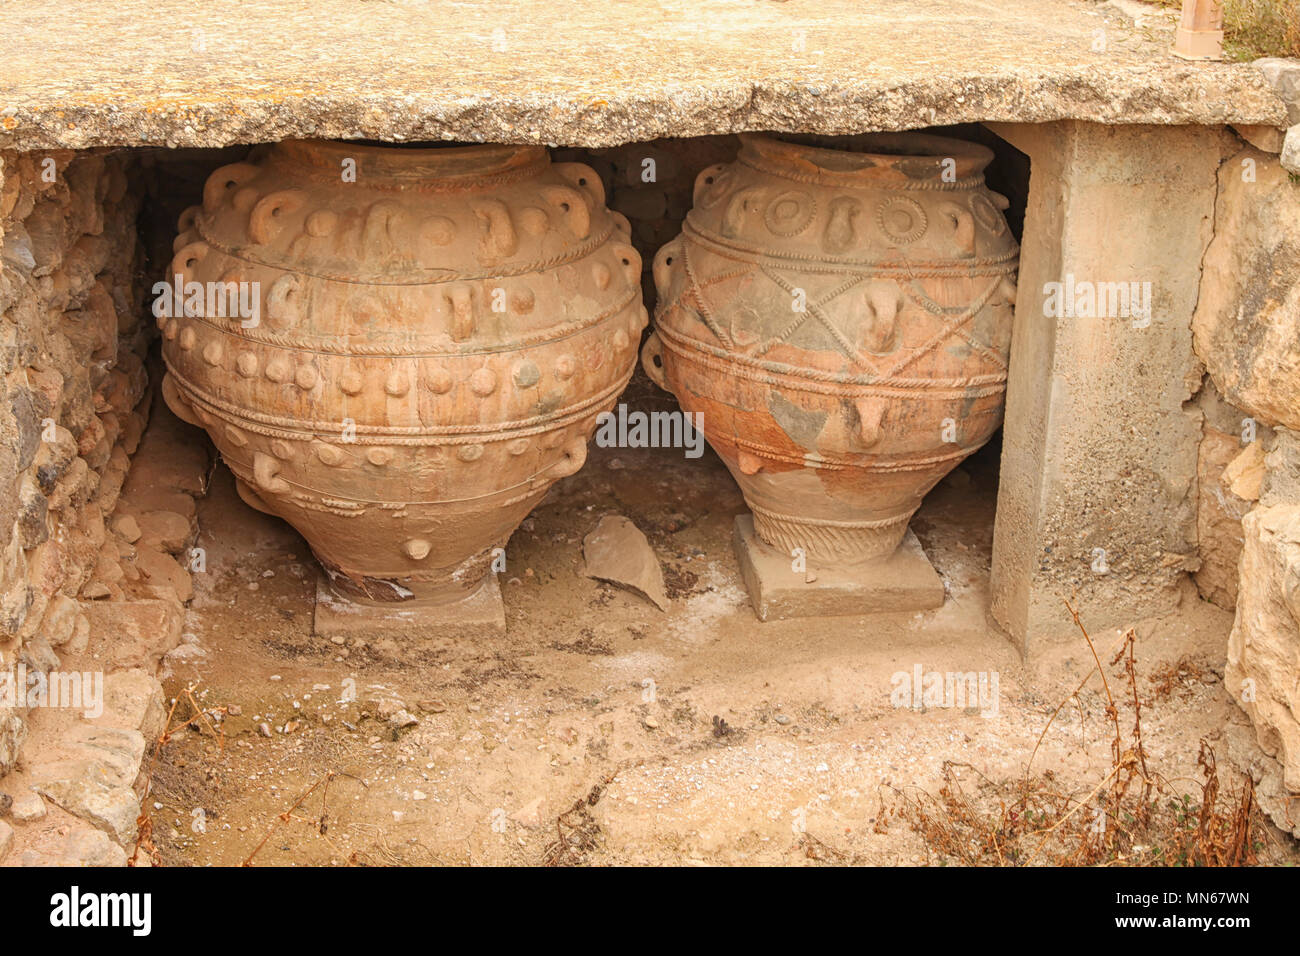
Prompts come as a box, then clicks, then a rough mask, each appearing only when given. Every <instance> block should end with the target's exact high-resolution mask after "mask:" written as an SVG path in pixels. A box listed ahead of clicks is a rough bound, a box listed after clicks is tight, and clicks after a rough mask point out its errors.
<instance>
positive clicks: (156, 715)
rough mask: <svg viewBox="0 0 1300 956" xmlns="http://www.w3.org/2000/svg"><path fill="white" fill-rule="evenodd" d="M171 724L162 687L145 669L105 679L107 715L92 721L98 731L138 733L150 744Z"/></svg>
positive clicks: (120, 672) (118, 672)
mask: <svg viewBox="0 0 1300 956" xmlns="http://www.w3.org/2000/svg"><path fill="white" fill-rule="evenodd" d="M166 721H167V707H166V704H165V703H164V700H163V690H162V685H161V684H160V683H158V679H157V678H155V677H154V676H153V675H152V674H150V673H148V672H147V671H144V670H141V669H138V668H137V669H133V670H125V671H116V672H114V673H112V674H108V675H107V676H105V678H104V712H103V713H102V714H101V715H100V716H99V717H97V718H95V719H94V720H92V721H91V723H93V724H94V725H95V726H97V727H125V728H128V729H130V730H138V731H140V733H141V734H142V735H143V736H144V739H145V740H146V741H151V740H156V739H158V737H159V736H160V735H161V734H162V731H163V725H164V724H165V723H166Z"/></svg>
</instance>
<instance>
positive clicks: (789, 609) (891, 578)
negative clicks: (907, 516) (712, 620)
mask: <svg viewBox="0 0 1300 956" xmlns="http://www.w3.org/2000/svg"><path fill="white" fill-rule="evenodd" d="M732 543H733V544H734V545H735V548H736V558H737V559H738V560H739V561H740V572H741V574H742V575H743V576H744V578H745V587H746V589H747V590H748V591H749V599H750V601H751V602H752V603H753V605H754V613H755V614H756V615H758V619H759V620H760V621H779V620H785V619H787V618H795V617H838V616H846V615H857V614H876V613H880V612H883V611H923V610H928V609H930V608H936V607H939V606H940V605H941V604H943V597H944V591H943V581H941V580H940V579H939V575H938V574H937V573H936V572H935V570H934V567H933V566H932V565H931V564H930V559H929V558H927V557H926V556H925V552H924V551H922V550H921V543H920V542H919V541H917V540H916V535H914V534H913V533H912V530H911V529H910V528H909V529H908V530H907V534H906V535H905V536H904V538H903V542H902V544H900V545H899V546H898V550H897V551H895V552H894V553H893V554H891V555H890V556H889V557H887V558H881V559H879V560H877V561H870V562H866V563H864V564H858V565H844V566H841V567H830V566H818V567H816V568H809V571H808V572H802V573H801V572H797V571H794V570H792V569H791V567H790V565H791V558H790V555H788V554H784V553H782V552H780V551H778V550H776V549H775V548H773V547H771V546H770V545H767V544H765V543H764V542H763V541H762V540H761V539H760V538H759V537H758V535H757V534H756V533H755V532H754V518H753V516H752V515H747V514H744V515H737V516H736V525H735V528H734V530H733V532H732ZM809 578H812V580H809Z"/></svg>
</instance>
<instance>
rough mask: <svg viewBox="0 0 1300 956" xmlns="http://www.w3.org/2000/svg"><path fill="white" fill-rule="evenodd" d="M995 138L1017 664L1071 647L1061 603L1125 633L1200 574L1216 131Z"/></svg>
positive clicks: (1001, 499)
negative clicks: (1023, 170)
mask: <svg viewBox="0 0 1300 956" xmlns="http://www.w3.org/2000/svg"><path fill="white" fill-rule="evenodd" d="M991 128H992V129H993V130H994V132H996V133H998V134H999V135H1001V136H1002V137H1003V138H1004V139H1007V140H1008V141H1010V142H1011V144H1012V145H1013V146H1015V147H1017V148H1018V149H1020V150H1021V151H1022V152H1026V153H1028V155H1029V157H1030V163H1031V166H1030V183H1029V202H1028V207H1027V210H1026V216H1025V229H1024V236H1023V240H1022V242H1021V255H1020V276H1019V294H1018V296H1017V299H1016V318H1015V328H1014V333H1013V335H1012V342H1011V361H1010V370H1009V373H1008V381H1007V405H1006V421H1005V427H1004V430H1003V445H1002V465H1001V471H1000V476H999V487H998V507H997V519H996V524H995V529H994V539H993V568H992V590H993V598H992V611H993V615H994V617H995V618H996V620H997V621H998V622H999V623H1000V624H1001V625H1002V626H1003V627H1005V628H1006V629H1007V631H1008V632H1009V633H1010V635H1011V636H1012V639H1013V640H1014V641H1015V642H1016V643H1017V644H1018V645H1019V646H1020V647H1021V648H1022V649H1023V650H1026V651H1028V650H1029V649H1030V648H1031V646H1032V645H1033V643H1034V642H1035V641H1036V640H1039V639H1052V638H1061V639H1070V640H1075V639H1077V630H1076V629H1075V627H1074V624H1073V622H1072V621H1071V619H1070V616H1069V614H1068V613H1067V611H1066V609H1065V606H1064V600H1065V599H1071V600H1073V602H1074V603H1075V605H1076V607H1078V608H1079V610H1080V613H1081V614H1082V616H1083V620H1084V621H1085V622H1086V623H1087V625H1088V626H1089V627H1090V628H1104V627H1111V626H1124V625H1127V624H1131V623H1132V622H1133V620H1135V619H1137V618H1140V617H1147V616H1153V615H1157V614H1162V613H1166V612H1167V611H1169V610H1170V609H1172V608H1173V607H1174V606H1175V605H1176V602H1177V600H1178V587H1179V582H1180V580H1181V579H1182V577H1183V576H1184V574H1185V572H1186V571H1189V570H1191V569H1193V568H1194V567H1196V562H1197V560H1198V559H1197V555H1196V496H1195V494H1194V488H1195V481H1196V468H1197V447H1198V445H1199V443H1200V437H1201V434H1200V431H1201V421H1200V418H1201V416H1200V414H1199V412H1197V411H1196V410H1195V409H1187V408H1185V407H1184V406H1185V403H1187V402H1188V400H1189V399H1190V398H1191V397H1192V396H1193V395H1194V394H1195V392H1196V391H1197V389H1199V387H1200V384H1201V378H1202V375H1201V370H1200V367H1199V364H1198V363H1197V361H1196V356H1195V355H1194V354H1193V352H1192V336H1191V319H1192V312H1193V310H1194V309H1195V306H1196V301H1197V289H1196V283H1195V281H1194V276H1195V265H1194V264H1195V263H1199V262H1200V261H1201V257H1202V256H1203V254H1204V252H1205V248H1206V246H1207V245H1208V243H1209V241H1210V234H1211V225H1212V222H1213V218H1212V217H1213V214H1214V197H1215V190H1216V180H1215V176H1216V173H1217V171H1218V168H1219V164H1220V157H1221V155H1222V153H1221V150H1222V148H1223V145H1224V143H1225V142H1226V140H1227V138H1228V134H1227V133H1226V131H1225V132H1223V133H1222V134H1215V133H1214V132H1207V131H1206V130H1204V129H1188V128H1164V127H1150V126H1124V127H1103V126H1097V125H1092V124H1087V123H1074V122H1066V123H1056V124H1045V125H1042V126H1034V127H1028V126H1010V125H1003V124H992V127H991ZM1233 142H1235V140H1233ZM1120 283H1122V284H1124V288H1125V289H1126V290H1127V292H1128V293H1129V308H1128V309H1127V310H1125V309H1123V308H1121V307H1120V306H1121V305H1122V304H1123V303H1122V300H1120V298H1119V296H1118V294H1112V291H1111V290H1115V291H1116V292H1117V291H1118V289H1119V285H1118V284H1120ZM1133 283H1136V284H1137V285H1136V287H1135V286H1134V285H1133ZM1148 283H1149V285H1148ZM1085 284H1087V285H1085ZM1086 288H1087V289H1091V291H1092V292H1093V293H1094V300H1093V302H1092V304H1091V305H1089V303H1088V301H1087V298H1086V297H1085V296H1084V295H1083V292H1082V290H1084V289H1086ZM1067 289H1068V290H1071V291H1072V292H1073V295H1072V296H1070V297H1071V299H1072V300H1073V302H1074V303H1075V309H1074V310H1073V312H1074V314H1068V313H1067V312H1066V310H1065V309H1064V308H1063V306H1064V302H1063V301H1062V300H1063V299H1064V298H1065V297H1066V296H1067V295H1069V293H1068V292H1066V291H1065V290H1067ZM1054 290H1060V296H1059V297H1057V298H1056V300H1055V301H1054V300H1053V291H1054ZM1103 292H1104V293H1105V297H1104V303H1103V300H1102V293H1103ZM1135 292H1136V294H1134V293H1135ZM1143 298H1145V299H1146V300H1147V302H1149V306H1150V314H1149V317H1148V316H1145V315H1142V314H1141V310H1139V309H1135V308H1133V305H1134V303H1135V302H1137V303H1139V304H1140V303H1141V301H1142V299H1143ZM1058 306H1060V307H1058ZM1126 313H1127V314H1126Z"/></svg>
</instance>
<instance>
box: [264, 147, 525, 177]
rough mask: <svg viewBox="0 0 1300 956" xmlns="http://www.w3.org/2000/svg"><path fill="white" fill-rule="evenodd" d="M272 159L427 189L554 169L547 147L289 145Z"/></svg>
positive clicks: (324, 170) (319, 169)
mask: <svg viewBox="0 0 1300 956" xmlns="http://www.w3.org/2000/svg"><path fill="white" fill-rule="evenodd" d="M270 158H271V159H272V160H273V161H276V162H285V163H291V164H293V165H297V166H305V167H308V168H310V169H312V170H315V171H318V172H328V174H329V175H331V176H335V177H338V176H340V174H341V171H343V170H344V169H345V166H344V164H345V161H347V160H352V161H353V162H354V163H355V173H356V181H357V182H359V183H365V182H367V181H371V182H373V181H375V180H379V181H382V182H386V183H409V184H411V185H427V184H429V183H430V182H431V181H439V182H443V183H453V184H454V183H467V184H468V183H474V182H476V181H481V180H483V179H492V178H497V177H502V176H506V177H509V176H518V175H525V174H528V173H530V172H535V171H541V170H542V169H544V168H545V167H546V166H547V165H548V164H549V163H550V156H549V155H548V154H547V152H546V148H545V147H543V146H527V145H514V146H511V145H502V144H495V143H493V144H484V145H470V146H465V145H459V144H458V145H449V146H409V147H408V146H401V145H393V146H378V145H374V144H371V143H362V142H356V141H348V140H324V139H290V140H284V141H283V142H280V143H277V144H276V145H275V146H274V148H273V149H272V150H271V153H270Z"/></svg>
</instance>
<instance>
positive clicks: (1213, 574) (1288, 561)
mask: <svg viewBox="0 0 1300 956" xmlns="http://www.w3.org/2000/svg"><path fill="white" fill-rule="evenodd" d="M1192 330H1193V334H1194V341H1195V346H1196V350H1197V354H1198V355H1199V357H1200V358H1201V360H1202V361H1203V362H1204V363H1205V366H1206V369H1207V372H1208V375H1209V378H1210V379H1211V380H1212V383H1213V386H1214V387H1215V388H1216V389H1217V391H1218V392H1219V393H1220V394H1221V395H1222V396H1223V399H1222V404H1223V406H1224V407H1225V408H1226V412H1225V413H1223V414H1221V415H1220V417H1219V419H1218V421H1217V422H1216V421H1214V420H1212V418H1211V415H1210V414H1207V416H1206V422H1207V432H1206V436H1207V442H1206V443H1205V444H1203V445H1202V456H1201V457H1202V464H1203V468H1202V475H1201V481H1202V494H1201V510H1202V521H1201V554H1202V559H1203V564H1202V569H1201V572H1199V573H1198V577H1197V583H1198V585H1199V586H1200V587H1201V590H1202V594H1203V595H1204V596H1205V597H1207V598H1208V599H1210V600H1213V601H1215V602H1216V603H1220V604H1223V605H1224V606H1225V607H1233V606H1235V610H1236V617H1235V620H1234V622H1233V628H1232V634H1231V635H1230V637H1229V639H1228V663H1227V669H1226V671H1225V683H1226V685H1227V688H1228V690H1229V692H1230V693H1231V694H1232V695H1233V696H1234V697H1235V698H1236V699H1237V701H1238V702H1239V703H1240V704H1241V706H1242V708H1243V709H1244V710H1245V711H1246V713H1247V714H1249V715H1250V718H1251V721H1252V722H1253V723H1254V725H1255V731H1256V735H1257V737H1258V740H1259V744H1260V747H1261V748H1262V749H1263V750H1264V751H1265V752H1266V753H1268V754H1269V755H1271V756H1273V757H1274V758H1276V759H1277V761H1278V762H1279V764H1280V765H1281V768H1282V781H1283V785H1284V787H1285V789H1286V790H1287V791H1289V792H1290V793H1291V794H1300V682H1298V681H1297V675H1298V674H1300V184H1297V183H1296V182H1295V181H1294V179H1293V177H1292V176H1291V175H1289V174H1288V172H1287V170H1286V169H1285V168H1283V166H1282V164H1281V163H1280V162H1279V160H1278V157H1277V156H1275V155H1273V154H1271V153H1268V152H1263V151H1261V150H1259V149H1256V148H1254V147H1247V148H1245V149H1243V150H1242V151H1241V152H1239V153H1238V154H1236V155H1235V156H1233V157H1231V158H1230V159H1229V160H1227V161H1226V162H1225V163H1224V164H1223V166H1222V168H1221V169H1220V171H1219V192H1218V198H1217V202H1216V208H1215V236H1214V241H1213V242H1212V243H1211V244H1210V247H1209V249H1208V250H1207V252H1206V255H1205V261H1204V264H1203V272H1202V280H1201V289H1200V298H1199V301H1198V304H1197V309H1196V315H1195V318H1194V320H1193V323H1192ZM1243 425H1244V426H1245V428H1246V432H1245V434H1242V433H1241V432H1242V427H1243ZM1212 428H1213V429H1217V430H1218V431H1219V432H1222V433H1224V434H1222V435H1220V436H1218V437H1216V436H1214V435H1212V434H1211V431H1210V430H1209V429H1212ZM1233 432H1236V434H1231V433H1233ZM1247 439H1253V440H1247ZM1210 443H1213V445H1214V447H1215V448H1218V449H1219V450H1218V451H1213V450H1207V445H1208V444H1210ZM1207 462H1211V464H1210V465H1209V467H1208V468H1206V467H1205V466H1206V464H1207ZM1220 466H1222V467H1221V468H1220ZM1216 471H1218V472H1221V475H1220V476H1219V477H1216V475H1215V473H1216ZM1238 514H1240V515H1243V516H1242V517H1240V520H1239V521H1236V522H1234V521H1232V520H1231V518H1232V516H1234V515H1238ZM1216 515H1217V516H1216ZM1236 555H1239V556H1240V557H1239V563H1238V564H1237V571H1238V575H1237V578H1236V582H1235V591H1231V588H1229V587H1228V586H1227V584H1226V583H1225V578H1226V574H1225V573H1224V572H1225V571H1226V569H1227V567H1229V566H1231V562H1232V560H1233V558H1234V556H1236ZM1206 575H1208V576H1209V578H1210V580H1208V581H1207V579H1206ZM1230 592H1231V593H1230ZM1293 815H1294V813H1293V812H1292V814H1291V816H1293ZM1274 816H1275V818H1277V819H1278V823H1279V825H1283V821H1284V819H1285V818H1287V813H1286V810H1285V808H1279V809H1278V810H1277V811H1275V812H1274Z"/></svg>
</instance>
